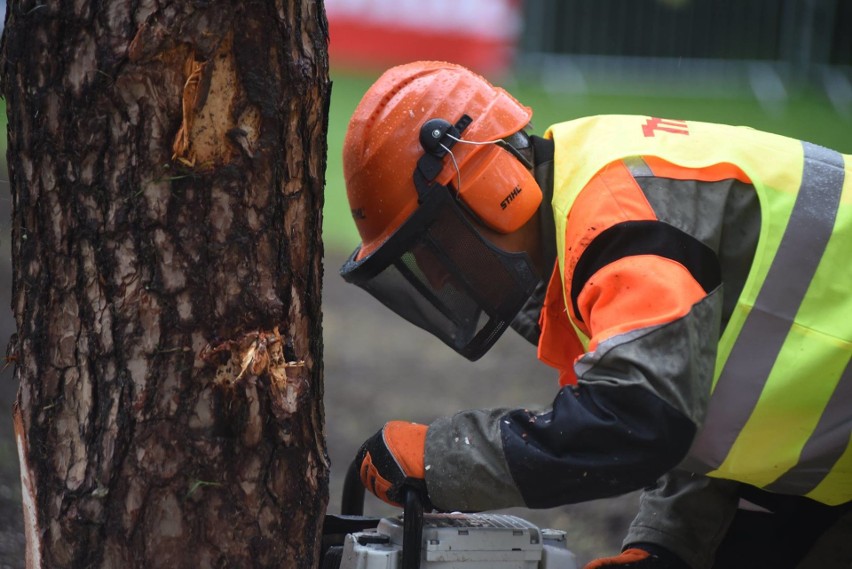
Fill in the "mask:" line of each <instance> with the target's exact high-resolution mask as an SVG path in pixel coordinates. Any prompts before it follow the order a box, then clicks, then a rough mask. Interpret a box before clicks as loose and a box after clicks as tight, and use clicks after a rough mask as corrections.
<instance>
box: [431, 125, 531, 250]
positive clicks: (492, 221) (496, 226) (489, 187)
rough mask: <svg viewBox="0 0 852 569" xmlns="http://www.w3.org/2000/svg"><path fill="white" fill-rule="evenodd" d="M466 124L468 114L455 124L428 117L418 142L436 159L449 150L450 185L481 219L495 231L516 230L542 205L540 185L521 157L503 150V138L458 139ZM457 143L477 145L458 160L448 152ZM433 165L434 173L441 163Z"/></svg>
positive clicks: (469, 208)
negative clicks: (451, 175)
mask: <svg viewBox="0 0 852 569" xmlns="http://www.w3.org/2000/svg"><path fill="white" fill-rule="evenodd" d="M470 122H471V119H470V117H468V116H467V115H463V116H462V118H461V119H460V120H459V122H458V123H456V124H455V125H453V124H452V123H450V122H448V121H446V120H444V119H430V120H428V121H426V122H425V123H423V126H422V127H421V128H420V145H421V146H422V147H423V150H424V151H425V152H426V154H427V155H430V156H433V157H435V158H437V159H441V158H443V157H444V156H446V155H447V154H450V159H451V160H452V162H453V165H454V167H455V168H456V169H457V170H458V172H457V174H458V176H457V177H456V176H453V178H452V179H451V180H450V182H449V184H450V185H451V186H453V187H454V188H455V189H456V191H457V192H458V197H459V198H460V199H461V201H462V203H463V204H464V205H465V206H466V207H467V209H468V210H470V212H471V213H473V214H474V215H475V216H476V217H477V218H479V221H481V222H482V223H483V224H484V225H486V226H487V227H489V228H490V229H493V230H494V231H497V232H499V233H512V232H513V231H517V230H518V229H520V228H521V227H522V226H523V225H524V224H525V223H526V222H527V221H529V220H530V218H531V217H532V216H533V215H534V214H535V212H536V211H537V210H538V207H539V205H541V200H542V192H541V188H539V187H538V183H537V182H536V181H535V178H534V177H533V175H532V174H531V173H530V171H529V170H528V169H527V166H526V165H525V164H523V163H522V162H521V158H520V157H518V156H515V155H514V153H513V152H511V151H510V150H507V149H506V148H503V144H500V143H501V142H502V141H493V140H491V141H472V140H465V139H463V138H461V133H462V132H463V131H464V129H465V128H467V126H468V125H469V124H470ZM456 143H460V144H472V145H476V146H477V147H478V148H476V149H475V150H474V151H471V152H469V153H468V154H467V155H466V156H465V157H464V158H463V159H462V161H461V162H460V163H459V162H456V157H455V155H454V154H453V151H452V150H451V149H452V147H453V145H455V144H456ZM435 166H436V170H435V171H434V175H435V176H437V174H438V171H440V170H441V168H442V166H443V165H437V164H436V165H435ZM427 177H429V176H427ZM456 186H458V187H456Z"/></svg>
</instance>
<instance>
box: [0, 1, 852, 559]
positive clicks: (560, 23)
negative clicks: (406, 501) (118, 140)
mask: <svg viewBox="0 0 852 569" xmlns="http://www.w3.org/2000/svg"><path fill="white" fill-rule="evenodd" d="M0 6H2V9H3V13H5V2H2V1H0ZM325 7H326V11H327V14H328V19H329V29H330V36H331V43H330V60H331V67H332V69H331V75H332V80H333V83H334V85H333V89H332V101H331V106H330V120H329V131H328V147H329V155H328V169H327V172H326V180H327V183H326V194H325V208H324V212H323V213H324V225H323V239H324V243H325V251H326V259H325V281H324V290H323V314H324V315H323V322H324V324H323V325H324V342H325V355H324V363H325V410H326V436H327V441H328V448H329V455H330V458H331V461H332V472H331V489H330V492H331V495H330V503H329V511H331V512H337V511H339V508H340V493H341V487H342V481H343V475H344V473H345V471H346V468H347V466H348V465H349V462H350V461H351V460H352V458H353V456H354V454H355V452H356V451H357V449H358V446H359V445H360V444H361V442H362V441H363V440H364V439H365V438H366V437H368V436H369V435H371V434H372V433H373V432H374V431H375V430H376V429H378V428H379V427H380V426H381V425H382V424H383V423H384V421H385V420H387V419H392V418H395V419H409V420H414V421H420V422H427V423H428V422H430V421H431V420H433V419H434V418H435V417H437V416H440V415H445V414H450V413H453V412H454V411H457V410H460V409H464V408H472V407H477V408H478V407H494V406H511V407H518V406H543V405H547V404H549V402H550V400H551V399H552V397H553V396H554V395H555V393H556V389H557V383H556V374H555V372H554V371H552V370H551V369H549V368H547V367H546V366H544V365H542V364H539V363H537V362H536V360H535V349H534V348H533V347H532V346H530V345H528V344H526V343H525V342H524V341H522V340H520V339H519V338H517V337H515V336H514V335H513V334H512V333H511V332H509V333H507V334H506V335H505V336H504V337H503V338H502V339H501V340H500V341H499V342H498V343H497V345H496V346H495V347H494V349H493V350H492V351H491V352H489V353H488V354H487V355H486V356H485V357H483V358H482V359H481V360H480V361H478V362H476V363H470V362H467V361H466V360H464V359H463V358H461V357H460V356H457V355H455V354H454V353H453V352H452V351H451V350H449V349H448V348H445V347H444V346H443V344H440V343H439V342H438V341H437V340H434V339H433V338H431V337H430V336H428V335H427V334H425V333H423V332H420V331H419V330H417V329H415V328H413V327H412V326H410V325H409V324H407V323H406V322H404V321H402V320H401V319H398V318H397V317H395V316H394V315H392V314H391V313H390V312H389V311H387V310H386V309H385V308H384V307H382V306H381V305H379V304H378V303H376V302H375V301H374V300H373V299H372V298H371V297H369V296H368V295H367V294H366V293H363V292H362V291H360V290H359V289H357V288H356V287H351V286H349V285H345V284H344V283H343V281H342V279H340V277H339V276H338V268H339V267H340V265H341V264H342V263H343V261H344V260H345V258H346V256H347V255H348V254H349V253H350V252H351V251H352V250H353V249H354V247H355V246H356V245H357V243H358V236H357V233H356V232H355V228H354V224H353V223H352V221H351V218H350V215H349V211H348V205H347V203H346V197H345V191H344V186H343V179H342V170H341V156H340V153H341V147H342V142H343V136H344V134H345V130H346V126H347V123H348V120H349V116H350V115H351V113H352V111H353V110H354V108H355V106H356V105H357V103H358V101H359V99H360V97H361V95H363V93H364V91H366V89H367V88H368V87H369V85H370V84H371V83H372V81H373V80H374V79H375V78H376V77H377V76H378V74H379V73H380V72H381V71H382V70H384V69H385V68H387V67H388V66H390V65H393V64H396V63H402V62H406V61H411V60H415V59H443V60H448V61H453V62H457V63H461V64H463V65H466V66H469V67H471V68H472V69H474V70H476V71H478V72H480V73H482V74H484V75H485V76H487V77H488V78H489V79H491V80H492V81H493V82H495V83H497V84H499V85H502V86H503V87H505V88H507V89H508V90H509V91H510V92H512V93H513V94H514V95H515V96H516V97H517V98H518V99H519V100H520V101H521V102H522V103H524V104H526V105H529V106H531V107H532V108H533V110H534V115H533V132H534V133H536V134H542V133H543V132H544V130H545V129H546V128H547V126H548V125H550V124H552V123H555V122H559V121H564V120H570V119H572V118H575V117H579V116H585V115H590V114H602V113H635V114H642V115H652V116H658V117H665V118H674V119H691V120H705V121H714V122H723V123H728V124H739V125H748V126H751V127H754V128H759V129H764V130H768V131H772V132H776V133H779V134H785V135H788V136H792V137H796V138H801V139H805V140H809V141H811V142H815V143H818V144H822V145H825V146H829V147H833V148H835V149H837V150H839V151H841V152H845V153H852V134H850V132H852V130H850V127H852V2H847V1H844V0H430V1H429V2H423V1H422V0H326V1H325ZM0 117H2V119H3V122H2V128H3V129H5V112H4V113H2V115H0ZM5 140H6V138H5V136H3V137H2V138H0V144H2V150H3V152H2V156H5V155H6V152H5ZM0 179H2V182H0V346H5V345H6V343H7V341H8V338H9V336H10V335H11V334H12V333H13V331H14V321H13V319H12V313H11V309H10V307H9V304H10V288H11V276H10V271H11V269H10V258H9V255H10V248H9V239H10V230H9V225H10V212H11V198H10V195H9V185H8V181H7V180H8V177H7V176H6V175H5V162H4V163H3V174H2V175H0ZM0 367H2V364H0ZM16 389H17V386H16V385H15V384H14V380H13V378H12V374H11V370H10V369H5V370H4V371H3V372H2V373H0V569H4V568H7V567H10V568H18V567H23V557H22V549H23V548H22V545H23V536H22V532H21V513H20V512H21V508H20V488H19V478H18V463H17V453H16V450H15V446H14V441H13V438H12V428H11V420H10V415H11V406H12V402H13V401H14V396H15V392H16ZM636 504H637V496H636V494H630V495H627V496H623V497H619V498H614V499H609V500H599V501H595V502H590V503H587V504H578V505H572V506H565V507H562V508H555V509H553V510H546V511H526V510H513V511H512V513H517V514H519V515H521V516H524V517H526V518H528V519H531V520H532V521H534V522H536V523H539V524H541V525H544V526H549V527H557V528H560V529H564V530H566V531H568V535H569V546H570V547H571V548H572V549H573V550H574V551H575V552H576V553H577V554H578V556H579V557H580V558H581V560H583V561H585V560H588V559H590V558H592V557H595V556H597V555H600V554H612V553H615V552H616V551H617V550H618V548H619V546H620V543H621V537H622V535H623V533H624V532H625V530H626V527H627V524H628V523H629V521H630V519H631V518H632V516H633V514H634V512H635V509H636ZM366 510H367V513H370V514H377V515H384V514H392V513H396V512H395V511H394V510H393V509H391V508H389V507H386V506H384V505H383V504H381V503H380V502H378V501H377V500H375V499H372V498H369V497H368V498H367V504H366Z"/></svg>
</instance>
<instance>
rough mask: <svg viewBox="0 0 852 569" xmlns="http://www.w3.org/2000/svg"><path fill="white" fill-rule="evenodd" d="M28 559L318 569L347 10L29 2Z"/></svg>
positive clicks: (24, 212) (292, 0)
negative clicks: (341, 13) (331, 192)
mask: <svg viewBox="0 0 852 569" xmlns="http://www.w3.org/2000/svg"><path fill="white" fill-rule="evenodd" d="M9 6H10V7H9V15H8V18H7V22H6V35H5V39H4V46H3V52H4V53H3V62H4V69H3V90H4V93H5V97H6V101H7V106H8V117H9V151H8V161H9V176H10V182H11V186H12V199H13V215H12V216H13V222H12V232H13V235H12V256H13V270H14V277H13V278H14V284H13V299H12V308H13V311H14V314H15V318H16V324H17V329H18V335H17V337H16V338H13V340H12V342H11V343H10V358H12V359H14V360H16V362H17V366H16V375H17V378H18V379H19V381H20V391H19V394H18V401H17V404H16V421H15V422H16V434H17V440H18V445H19V452H20V457H21V465H22V466H21V474H22V482H23V486H24V517H25V526H26V536H27V549H28V551H27V566H28V567H39V568H40V567H52V568H53V567H74V568H78V567H79V568H82V567H110V568H112V567H115V568H131V567H138V568H145V569H149V568H155V567H168V568H170V569H175V568H183V567H192V568H206V567H228V568H231V567H234V568H236V567H239V568H243V567H276V568H283V567H299V568H301V567H313V566H314V565H315V564H316V559H317V554H318V548H319V532H320V529H321V525H322V514H323V513H324V509H325V504H326V501H327V494H328V491H327V488H328V464H327V458H326V452H325V444H324V439H323V435H322V426H323V415H322V402H321V401H322V336H321V312H320V286H321V274H322V264H321V263H322V261H321V259H322V245H321V240H320V234H321V231H320V227H321V207H322V188H323V183H324V178H323V177H324V170H325V151H326V139H325V136H326V127H327V104H328V100H329V96H330V83H329V80H328V59H327V27H326V22H325V15H324V11H323V5H322V1H321V0H316V1H313V0H256V1H238V0H221V1H217V2H202V1H188V0H141V1H130V0H101V1H95V0H76V1H74V2H41V1H37V0H16V1H15V2H10V5H9Z"/></svg>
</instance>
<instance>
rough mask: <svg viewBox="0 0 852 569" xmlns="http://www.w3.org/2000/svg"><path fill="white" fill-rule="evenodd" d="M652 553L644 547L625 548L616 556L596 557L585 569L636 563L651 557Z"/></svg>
mask: <svg viewBox="0 0 852 569" xmlns="http://www.w3.org/2000/svg"><path fill="white" fill-rule="evenodd" d="M650 556H651V554H650V553H648V552H647V551H645V550H644V549H636V548H630V549H625V550H624V551H623V552H622V553H621V555H617V556H615V557H605V558H603V559H595V560H594V561H591V562H589V563H587V564H586V566H585V567H583V569H601V568H602V567H619V566H621V565H626V564H628V563H636V562H637V561H642V560H644V559H647V558H648V557H650Z"/></svg>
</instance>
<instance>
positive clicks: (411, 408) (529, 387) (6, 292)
mask: <svg viewBox="0 0 852 569" xmlns="http://www.w3.org/2000/svg"><path fill="white" fill-rule="evenodd" d="M3 179H4V180H5V179H6V178H5V176H3ZM9 215H10V200H9V193H8V184H7V183H6V182H5V181H4V182H2V183H0V349H4V348H5V346H6V344H7V342H8V339H9V336H10V335H11V334H12V333H13V331H14V323H13V321H12V316H11V310H10V308H9V298H10V288H11V276H10V262H9ZM342 261H343V254H342V252H337V251H328V252H327V257H326V262H325V275H326V278H325V284H324V291H323V299H324V300H323V313H324V330H325V337H324V341H325V358H324V361H325V410H326V437H327V442H328V452H329V455H330V457H331V461H332V471H331V488H330V502H329V511H330V512H339V509H340V495H341V489H342V482H343V476H344V473H345V471H346V467H347V466H348V464H349V462H350V461H351V460H352V457H353V456H354V454H355V452H356V450H357V449H358V446H359V445H360V444H361V442H362V441H363V440H364V439H365V438H367V437H368V436H369V435H371V434H372V433H373V432H374V431H375V430H376V429H378V428H379V427H380V426H381V425H382V423H383V422H384V421H385V420H387V419H392V418H393V419H407V420H412V421H421V422H427V423H428V422H429V421H431V420H432V419H434V418H435V417H438V416H440V415H444V414H449V413H453V412H454V411H457V410H460V409H465V408H472V407H493V406H530V405H540V404H547V403H548V402H549V401H550V399H551V398H552V397H553V395H554V394H555V393H556V375H555V372H554V371H553V370H551V369H550V368H547V367H546V366H543V365H542V364H539V363H538V362H536V360H535V350H534V349H533V347H532V346H530V345H529V344H527V343H526V342H525V341H523V340H521V339H520V338H519V337H516V336H515V335H514V334H513V333H512V332H509V333H507V334H506V335H505V336H504V337H503V338H502V339H501V340H500V341H499V342H498V343H497V345H496V346H495V347H494V348H493V350H492V351H491V352H490V353H488V354H487V355H486V356H485V357H484V358H482V359H481V360H480V361H478V362H476V363H470V362H468V361H467V360H465V359H463V358H462V357H461V356H457V355H455V354H454V353H453V352H452V351H451V350H449V348H446V347H444V345H443V344H441V343H440V342H438V341H437V340H434V339H433V338H431V337H430V336H429V335H427V334H425V333H423V332H421V331H419V330H417V329H416V328H414V327H412V326H411V325H409V324H407V323H406V322H404V321H402V320H400V319H398V318H397V317H395V316H394V315H393V314H391V313H390V312H389V311H388V310H387V309H385V308H384V307H383V306H381V305H379V304H378V303H377V302H375V301H374V300H373V299H372V298H371V297H369V296H368V295H366V293H363V292H361V291H360V290H358V289H356V288H355V287H353V286H351V285H347V284H345V283H344V282H343V280H342V279H341V278H340V277H339V276H338V274H337V270H338V268H339V267H340V265H341V263H342ZM0 355H2V354H0ZM0 367H2V363H1V362H0ZM16 391H17V386H16V385H15V383H14V380H13V378H12V374H11V370H10V369H5V370H4V371H2V372H0V569H19V568H23V566H24V561H23V545H24V538H23V531H22V514H21V492H20V482H19V480H20V479H19V471H18V457H17V452H16V448H15V444H14V439H13V435H12V426H11V408H12V404H13V402H14V398H15V393H16ZM365 506H366V513H368V514H374V515H384V514H395V513H396V511H395V510H393V509H392V508H390V507H387V506H385V505H384V504H383V503H381V502H379V501H378V500H375V499H374V498H372V497H368V498H367V501H366V504H365ZM635 506H636V496H635V495H630V496H627V497H623V498H617V499H612V500H601V501H597V502H593V503H589V504H583V505H575V506H567V507H563V508H558V509H554V510H547V511H538V512H532V511H527V510H512V513H516V514H519V515H521V516H524V517H526V518H528V519H530V520H532V521H534V522H536V523H538V524H539V525H543V526H548V527H556V528H560V529H564V530H567V531H568V536H569V544H570V547H571V548H572V549H573V550H574V551H575V552H576V553H577V554H578V557H580V559H581V560H587V559H589V558H590V557H592V556H594V555H596V554H599V553H604V552H605V553H612V552H615V551H617V549H618V547H619V544H620V540H621V535H622V534H623V533H624V531H625V529H626V526H627V524H628V523H629V520H630V518H631V517H632V515H633V511H634V509H635Z"/></svg>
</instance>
